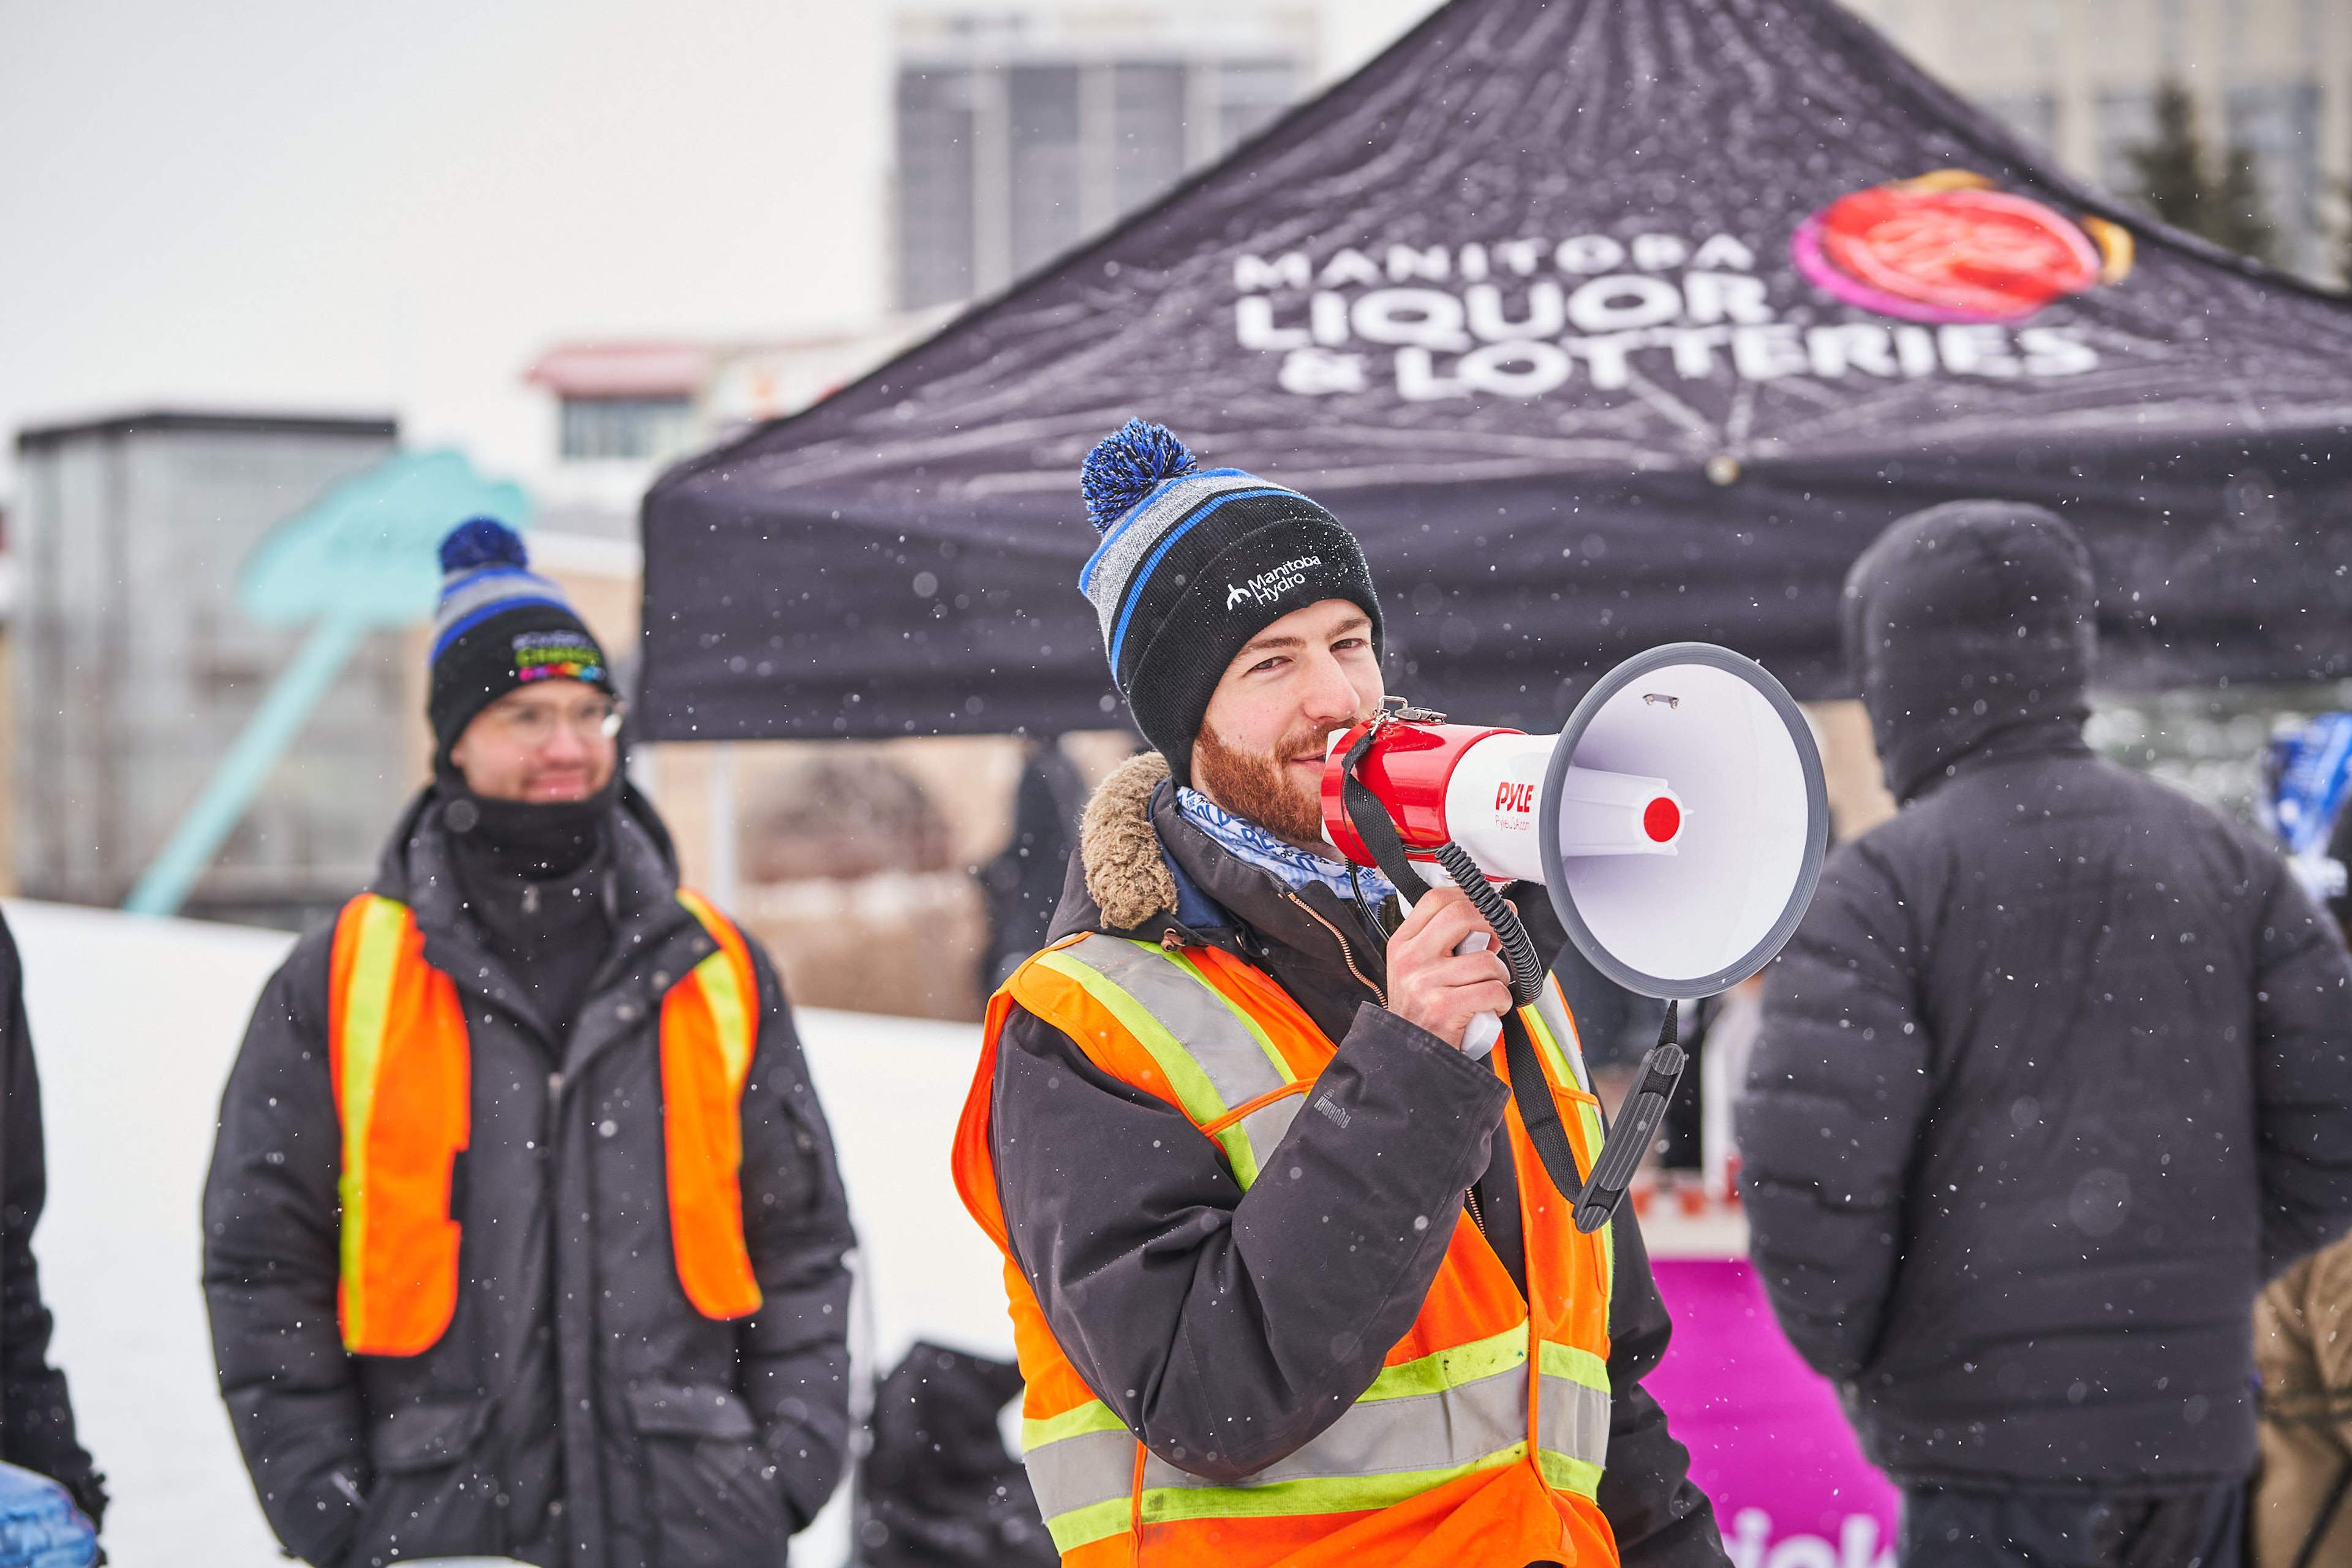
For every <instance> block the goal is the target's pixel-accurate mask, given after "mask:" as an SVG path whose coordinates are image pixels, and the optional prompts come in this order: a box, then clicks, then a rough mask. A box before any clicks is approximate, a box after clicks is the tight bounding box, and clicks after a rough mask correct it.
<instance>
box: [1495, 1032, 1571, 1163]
mask: <svg viewBox="0 0 2352 1568" xmlns="http://www.w3.org/2000/svg"><path fill="white" fill-rule="evenodd" d="M1503 1063H1504V1065H1505V1066H1506V1067H1508V1068H1510V1069H1511V1099H1512V1100H1513V1101H1514V1102H1516V1103H1517V1106H1518V1108H1519V1120H1520V1121H1522V1122H1523V1123H1525V1124H1526V1126H1527V1130H1528V1142H1530V1143H1532V1144H1534V1145H1535V1149H1536V1158H1537V1159H1538V1160H1540V1161H1542V1162H1543V1168H1544V1174H1545V1175H1547V1176H1549V1177H1550V1178H1551V1184H1552V1186H1553V1187H1554V1188H1555V1189H1557V1190H1558V1191H1559V1194H1560V1196H1562V1197H1564V1198H1566V1199H1568V1200H1569V1201H1570V1203H1574V1202H1575V1201H1576V1200H1577V1198H1578V1196H1579V1195H1580V1194H1582V1192H1583V1191H1584V1176H1583V1174H1582V1173H1580V1172H1579V1171H1578V1170H1577V1168H1576V1150H1575V1148H1574V1147H1573V1146H1572V1145H1571V1144H1570V1142H1569V1141H1568V1129H1567V1128H1566V1127H1564V1126H1562V1125H1561V1124H1560V1120H1559V1101H1558V1100H1555V1099H1554V1098H1553V1097H1552V1094H1551V1088H1550V1080H1549V1079H1546V1078H1545V1077H1544V1070H1543V1062H1542V1061H1541V1059H1540V1058H1538V1056H1537V1055H1536V1044H1535V1041H1534V1040H1533V1039H1532V1038H1531V1037H1529V1036H1528V1026H1527V1020H1525V1019H1524V1018H1522V1017H1520V1016H1519V1015H1518V1014H1517V1012H1511V1013H1506V1014H1505V1015H1503Z"/></svg>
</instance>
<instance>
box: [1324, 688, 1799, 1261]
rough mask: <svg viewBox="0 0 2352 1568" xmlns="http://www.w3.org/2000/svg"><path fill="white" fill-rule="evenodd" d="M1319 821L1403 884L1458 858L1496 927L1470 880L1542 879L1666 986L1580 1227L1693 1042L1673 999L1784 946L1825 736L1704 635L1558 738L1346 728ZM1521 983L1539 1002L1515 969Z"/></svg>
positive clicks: (1749, 967) (1612, 969)
mask: <svg viewBox="0 0 2352 1568" xmlns="http://www.w3.org/2000/svg"><path fill="white" fill-rule="evenodd" d="M1323 818H1324V833H1325V837H1328V839H1329V840H1330V841H1331V843H1332V844H1333V846H1334V847H1337V848H1338V849H1339V852H1340V853H1342V854H1344V855H1346V856H1347V857H1349V858H1350V859H1352V860H1355V861H1356V862H1358V863H1359V864H1360V865H1367V866H1377V867H1379V868H1380V869H1381V870H1382V871H1384V872H1386V873H1387V874H1388V876H1389V878H1390V879H1391V881H1395V882H1397V883H1398V885H1399V887H1400V889H1404V890H1406V891H1408V892H1411V891H1412V889H1418V888H1419V887H1420V885H1421V873H1422V871H1423V869H1424V868H1425V866H1426V864H1427V863H1429V862H1437V863H1440V864H1444V865H1446V866H1448V867H1449V868H1451V872H1452V874H1451V875H1450V876H1449V877H1446V878H1444V879H1450V880H1454V881H1459V882H1463V883H1464V884H1465V890H1468V891H1470V892H1471V894H1472V897H1473V899H1474V900H1475V901H1477V902H1478V903H1479V906H1480V909H1481V910H1482V911H1484V912H1486V914H1487V918H1488V920H1489V921H1490V922H1493V923H1495V924H1496V930H1497V931H1502V930H1503V929H1504V925H1503V922H1506V921H1507V922H1509V923H1511V924H1513V925H1516V924H1517V922H1516V921H1514V920H1512V918H1511V916H1510V915H1509V911H1508V910H1507V909H1506V908H1504V906H1503V905H1502V902H1501V899H1500V896H1499V895H1497V894H1495V893H1493V892H1492V890H1491V889H1488V888H1486V887H1485V886H1484V885H1477V886H1472V884H1483V883H1484V882H1486V881H1488V880H1492V881H1497V882H1509V881H1529V882H1540V883H1542V884H1543V885H1544V886H1545V888H1546V889H1548V890H1549V894H1550V897H1551V901H1552V908H1553V910H1554V911H1555V912H1556V913H1557V914H1558V915H1559V920H1560V923H1561V925H1562V926H1563V927H1565V928H1566V930H1567V931H1568V935H1569V939H1570V941H1571V942H1574V943H1575V944H1576V946H1577V948H1578V949H1579V950H1580V952H1582V953H1583V954H1584V956H1585V957H1586V958H1587V959H1589V960H1590V961H1591V963H1592V965H1593V967H1594V968H1596V969H1598V970H1599V971H1601V973H1603V974H1605V975H1607V976H1608V977H1609V978H1610V979H1612V980H1613V981H1615V982H1616V983H1617V984H1620V985H1622V986H1624V987H1625V988H1626V989H1627V990H1630V991H1634V992H1638V993H1640V994H1643V995H1647V996H1658V997H1664V998H1666V999H1667V1000H1668V1002H1669V1004H1670V1005H1669V1006H1668V1009H1667V1034H1666V1037H1665V1038H1664V1039H1662V1041H1661V1043H1660V1047H1659V1048H1658V1049H1657V1050H1654V1051H1653V1052H1652V1053H1651V1056H1650V1059H1649V1061H1648V1062H1647V1063H1646V1064H1645V1068H1646V1069H1647V1070H1646V1071H1645V1073H1644V1077H1643V1083H1642V1085H1641V1086H1640V1088H1639V1089H1637V1091H1636V1093H1635V1095H1634V1096H1633V1099H1632V1100H1630V1101H1629V1102H1628V1105H1627V1108H1626V1110H1625V1111H1624V1112H1623V1114H1622V1117H1621V1128H1620V1134H1621V1135H1612V1137H1611V1138H1610V1140H1609V1145H1610V1147H1609V1149H1608V1151H1607V1152H1604V1154H1603V1156H1602V1157H1601V1160H1600V1161H1598V1162H1596V1166H1595V1169H1594V1171H1593V1173H1592V1175H1591V1179H1590V1180H1588V1181H1586V1182H1585V1183H1583V1184H1582V1185H1583V1188H1584V1194H1583V1197H1582V1198H1581V1199H1580V1203H1579V1206H1578V1217H1577V1223H1578V1224H1579V1225H1580V1226H1583V1227H1584V1228H1586V1229H1591V1228H1593V1226H1597V1225H1598V1224H1600V1223H1601V1221H1602V1220H1605V1219H1606V1218H1607V1217H1608V1210H1609V1209H1610V1208H1612V1207H1613V1206H1614V1204H1615V1202H1616V1199H1617V1197H1618V1196H1620V1195H1622V1191H1623V1183H1624V1182H1626V1181H1630V1180H1631V1178H1632V1173H1633V1164H1634V1163H1636V1162H1637V1161H1638V1160H1639V1158H1640V1152H1641V1149H1642V1148H1643V1146H1644V1145H1646V1143H1647V1142H1648V1140H1649V1136H1650V1133H1651V1132H1652V1131H1654V1128H1655V1126H1656V1122H1657V1120H1658V1119H1659V1118H1660V1117H1661V1116H1663V1115H1664V1110H1665V1097H1666V1096H1667V1095H1669V1094H1671V1093H1672V1091H1673V1088H1674V1079H1675V1075H1677V1074H1678V1073H1679V1071H1680V1058H1681V1052H1680V1050H1679V1048H1677V1047H1674V1046H1673V1044H1672V1035H1673V1030H1674V1023H1675V1009H1674V1007H1673V1006H1672V1005H1671V1004H1672V1003H1673V1002H1674V1001H1675V1000H1678V999H1682V998H1687V997H1698V996H1710V995H1713V994H1717V993H1718V992H1721V991H1726V990H1728V989H1729V988H1730V987H1732V986H1734V985H1736V984H1738V983H1739V982H1740V981H1742V980H1745V979H1747V978H1748V976H1749V975H1751V974H1753V973H1756V972H1757V971H1758V970H1759V969H1761V968H1763V967H1764V965H1765V964H1767V963H1770V962H1771V960H1772V958H1773V957H1774V956H1775V955H1776V954H1777V953H1778V952H1780V948H1781V947H1782V946H1783V945H1784V944H1785V943H1786V942H1788V940H1789V938H1790V935H1792V934H1793V933H1794V932H1795V931H1796V928H1797V922H1798V921H1799V920H1800V919H1801V918H1802V917H1803V915H1804V912H1805V907H1806V905H1807V904H1809V903H1810V902H1811V900H1812V894H1813V889H1814V887H1815V885H1816V884H1817V883H1818V881H1819V880H1820V877H1821V865H1822V853H1823V851H1824V850H1825V849H1826V848H1827V847H1828V844H1829V795H1828V790H1827V788H1826V786H1825V785H1824V784H1823V781H1822V760H1821V752H1820V749H1819V748H1818V747H1817V746H1816V745H1815V744H1814V742H1813V736H1812V731H1811V726H1810V725H1808V724H1807V723H1806V721H1805V717H1804V714H1803V712H1802V711H1801V710H1799V708H1798V707H1797V704H1796V702H1795V700H1793V699H1791V698H1790V695H1789V693H1788V691H1787V689H1784V688H1783V687H1782V686H1781V685H1780V682H1779V681H1777V680H1775V679H1773V678H1772V677H1771V676H1770V675H1769V674H1768V673H1767V672H1766V671H1765V669H1764V668H1763V667H1762V666H1761V665H1759V664H1757V663H1756V662H1755V661H1754V660H1752V659H1748V658H1742V657H1741V656H1740V655H1738V654H1736V653H1734V652H1732V651H1731V650H1730V649H1728V648H1723V647H1715V646H1714V645H1713V644H1709V643H1671V644H1668V645H1666V646H1665V647H1655V648H1652V649H1650V650H1649V651H1648V652H1646V653H1642V654H1636V655H1635V656H1634V657H1633V658H1629V659H1627V660H1626V661H1625V662H1624V663H1622V664H1621V665H1619V666H1618V667H1617V668H1614V669H1612V670H1611V671H1610V672H1609V673H1608V674H1607V675H1605V676H1603V677H1601V679H1600V680H1599V681H1598V682H1596V683H1595V684H1594V685H1593V687H1592V689H1591V690H1590V691H1588V692H1586V693H1585V695H1584V698H1583V700H1581V701H1580V702H1579V703H1578V704H1577V705H1576V710H1575V711H1574V712H1573V713H1571V714H1570V716H1569V721H1568V724H1567V726H1566V728H1564V729H1563V730H1561V731H1560V732H1559V734H1558V735H1529V734H1526V733H1524V732H1522V731H1517V730H1507V729H1497V728H1491V727H1481V726H1475V725H1466V724H1450V723H1447V722H1445V721H1444V716H1443V715H1440V714H1424V713H1420V712H1416V711H1413V710H1391V711H1386V712H1383V713H1381V715H1379V716H1378V717H1376V718H1375V719H1373V720H1371V721H1369V722H1368V723H1366V724H1363V725H1359V726H1357V727H1356V728H1355V729H1353V730H1350V731H1347V732H1346V733H1345V734H1344V735H1342V736H1339V737H1337V738H1336V742H1335V744H1334V745H1333V748H1332V752H1331V763H1330V764H1329V765H1328V766H1327V767H1326V769H1325V770H1324V777H1323ZM1368 832H1369V834H1370V838H1371V839H1377V840H1379V842H1371V841H1369V840H1368V837H1367V834H1368ZM1482 894H1483V895H1485V897H1483V898H1482V897H1481V896H1480V895H1482ZM1490 906H1491V907H1490ZM1496 911H1500V913H1499V916H1498V915H1497V913H1496ZM1505 941H1506V946H1507V947H1509V946H1511V945H1512V944H1511V941H1510V933H1508V932H1506V933H1505ZM1525 941H1526V939H1525V935H1524V933H1523V932H1522V933H1520V936H1519V945H1522V946H1524V945H1525ZM1514 991H1515V994H1517V996H1518V999H1519V1001H1520V1003H1521V1005H1523V1006H1525V1005H1530V998H1529V996H1528V986H1527V985H1526V984H1525V977H1524V976H1523V975H1520V974H1518V973H1516V968H1515V973H1514ZM1511 1067H1512V1076H1513V1079H1514V1082H1515V1083H1516V1081H1517V1079H1518V1077H1519V1076H1520V1075H1519V1064H1518V1063H1517V1062H1516V1061H1514V1062H1513V1063H1511ZM1669 1069H1671V1070H1669ZM1527 1110H1528V1107H1527V1106H1526V1105H1525V1104H1524V1103H1523V1105H1522V1111H1523V1114H1525V1113H1526V1112H1527ZM1529 1120H1530V1122H1531V1130H1532V1118H1530V1119H1529ZM1612 1156H1614V1157H1613V1158H1612ZM1549 1163H1551V1162H1550V1161H1549V1159H1548V1160H1547V1164H1549ZM1569 1169H1570V1172H1571V1173H1572V1172H1573V1169H1574V1167H1573V1163H1572V1162H1571V1163H1570V1166H1569ZM1562 1190H1563V1191H1566V1190H1567V1188H1566V1187H1563V1188H1562ZM1589 1211H1591V1212H1589ZM1588 1218H1590V1219H1591V1224H1588V1223H1587V1220H1588Z"/></svg>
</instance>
